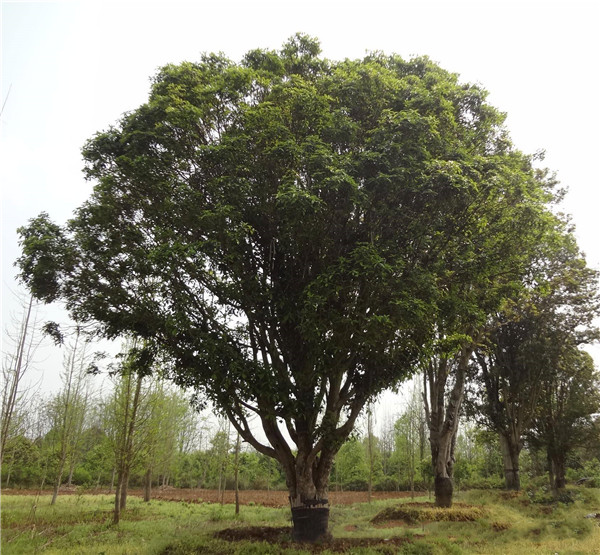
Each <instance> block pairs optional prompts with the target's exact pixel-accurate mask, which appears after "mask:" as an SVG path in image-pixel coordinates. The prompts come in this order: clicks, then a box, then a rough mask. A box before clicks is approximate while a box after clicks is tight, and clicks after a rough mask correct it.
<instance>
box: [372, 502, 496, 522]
mask: <svg viewBox="0 0 600 555" xmlns="http://www.w3.org/2000/svg"><path fill="white" fill-rule="evenodd" d="M486 515H487V511H486V510H485V509H484V508H483V507H476V506H473V505H465V504H462V503H455V504H454V505H453V506H452V507H450V508H447V509H443V508H440V507H435V506H434V505H432V504H431V503H404V504H402V505H397V506H395V507H388V508H387V509H384V510H383V511H380V512H379V513H377V514H376V515H375V516H374V517H373V518H372V519H371V522H372V523H373V524H382V523H385V522H393V521H401V522H405V523H407V524H417V523H421V522H473V521H475V520H478V519H480V518H483V517H485V516H486Z"/></svg>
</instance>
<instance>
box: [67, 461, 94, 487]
mask: <svg viewBox="0 0 600 555" xmlns="http://www.w3.org/2000/svg"><path fill="white" fill-rule="evenodd" d="M71 481H72V483H73V484H76V485H78V486H91V485H92V484H93V482H94V479H93V478H92V475H91V473H90V472H89V471H88V470H86V469H85V468H84V467H83V466H78V467H77V468H76V469H75V470H74V471H73V479H72V480H71Z"/></svg>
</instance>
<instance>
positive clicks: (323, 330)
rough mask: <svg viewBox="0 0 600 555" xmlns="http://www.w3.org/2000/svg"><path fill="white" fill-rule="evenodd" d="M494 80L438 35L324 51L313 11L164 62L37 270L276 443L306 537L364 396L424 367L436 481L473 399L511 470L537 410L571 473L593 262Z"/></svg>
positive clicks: (34, 278)
mask: <svg viewBox="0 0 600 555" xmlns="http://www.w3.org/2000/svg"><path fill="white" fill-rule="evenodd" d="M486 96H487V92H486V91H485V90H483V89H482V88H481V87H479V86H476V85H470V84H463V83H461V82H460V81H459V78H458V76H457V75H456V74H453V73H450V72H447V71H445V70H443V69H442V68H440V67H439V66H438V65H437V64H435V63H433V62H432V61H431V60H429V59H428V58H426V57H420V58H415V59H412V60H408V61H407V60H404V59H402V58H400V57H399V56H396V55H385V54H383V53H371V54H368V55H366V56H365V57H364V58H363V59H361V60H348V59H346V60H343V61H339V62H337V61H331V60H327V59H325V58H322V57H321V56H320V46H319V43H318V41H317V40H315V39H313V38H311V37H307V36H305V35H296V36H294V37H292V38H291V39H290V40H289V41H287V42H286V43H285V44H284V45H283V47H282V48H281V50H279V51H272V50H253V51H250V52H248V53H247V54H246V55H245V56H244V58H243V60H242V61H241V62H239V63H237V62H233V61H231V60H229V59H227V58H226V57H225V56H224V55H215V54H206V55H203V56H202V57H201V60H200V61H199V62H197V63H191V62H184V63H182V64H179V65H167V66H165V67H163V68H162V69H160V70H159V72H158V74H157V75H156V76H155V78H154V80H153V82H152V86H151V91H150V94H149V98H148V101H147V102H146V103H144V104H143V105H142V106H140V107H139V108H137V109H136V110H133V111H131V112H128V113H127V114H126V115H125V116H123V118H122V119H121V120H120V121H119V122H118V123H117V124H116V125H114V126H112V127H110V128H109V129H108V130H107V131H104V132H101V133H98V134H97V135H96V136H95V137H93V138H92V139H91V140H90V141H88V142H87V143H86V145H85V146H84V149H83V156H84V160H85V172H86V177H87V178H88V179H89V180H91V181H93V182H94V190H93V193H92V195H91V197H90V198H89V200H88V201H86V202H85V203H83V204H82V206H81V207H80V208H78V209H77V210H76V212H75V214H74V216H73V218H72V219H70V220H69V221H68V222H66V223H65V224H64V225H57V224H55V223H54V222H52V220H51V219H50V217H49V216H48V215H47V214H45V213H42V214H40V215H39V216H38V217H36V218H34V219H32V220H31V221H30V222H29V223H28V224H27V225H26V226H24V227H22V228H21V229H20V230H19V234H20V241H21V247H22V252H23V254H22V256H21V257H20V259H19V260H18V266H19V268H20V278H21V280H22V281H23V282H24V283H25V284H26V285H27V287H28V288H29V289H30V290H31V292H32V293H33V295H34V296H35V297H36V298H37V299H39V300H42V301H44V302H53V301H63V302H65V304H66V306H67V308H68V310H69V312H70V314H71V316H72V317H73V319H74V321H75V322H77V324H78V325H81V326H86V327H87V326H89V327H92V328H93V332H94V333H95V334H96V335H97V336H101V337H105V338H113V339H114V338H117V337H128V338H131V341H132V347H131V349H130V351H129V354H128V355H127V356H126V357H127V360H128V361H129V362H128V367H129V368H131V369H132V371H134V372H135V373H136V375H139V376H142V375H145V374H148V373H151V372H152V370H153V369H154V368H156V367H157V366H160V367H161V368H163V369H164V371H165V373H166V375H167V376H168V377H169V378H170V379H171V380H173V381H174V382H175V383H176V384H177V385H179V386H181V387H186V388H192V389H194V390H195V391H196V393H197V400H198V401H199V402H200V403H202V402H210V403H211V404H212V406H214V407H216V408H217V410H218V411H220V413H221V414H222V415H223V416H224V417H227V418H228V420H229V422H230V423H231V425H232V427H233V428H234V429H235V431H236V432H237V433H239V435H240V437H241V438H242V439H243V440H244V441H246V442H247V443H248V444H250V445H251V446H252V447H253V448H254V449H255V450H256V451H257V452H259V453H261V454H262V455H265V456H267V457H271V458H273V459H275V460H276V461H277V462H278V463H279V465H280V466H281V467H282V468H283V471H284V473H285V476H286V486H287V488H288V492H289V498H290V506H291V509H292V516H293V519H294V523H295V524H294V530H295V534H296V537H297V538H298V539H303V540H306V539H311V538H312V539H314V538H316V537H318V536H320V535H323V534H326V529H327V515H328V511H329V509H328V501H327V491H328V489H329V481H330V476H331V471H332V468H333V465H334V461H335V459H336V455H337V453H338V451H339V450H340V449H341V448H342V446H343V445H344V444H345V443H346V440H347V439H348V438H349V437H350V436H351V434H352V431H353V429H354V427H355V425H356V422H357V419H358V418H359V416H360V415H361V414H362V413H363V412H364V410H365V408H366V407H367V406H369V404H370V403H371V402H372V401H373V399H374V398H376V397H377V395H379V394H380V393H381V392H382V391H384V390H386V389H388V388H390V387H395V386H397V385H398V384H400V383H402V382H404V381H405V380H407V379H408V378H409V377H411V376H412V375H414V374H415V373H416V372H418V373H420V375H421V376H422V377H423V382H422V383H423V396H422V398H423V402H424V411H425V421H426V427H427V436H428V441H429V448H430V452H431V463H432V472H433V477H434V478H433V483H434V485H433V487H434V491H435V499H436V504H437V505H438V506H441V507H448V506H450V505H451V504H452V496H453V487H454V486H453V476H454V464H455V460H456V456H455V451H456V444H457V434H458V427H459V420H460V415H461V411H462V410H463V409H465V408H470V410H471V411H472V414H473V417H474V418H476V419H479V420H482V421H485V423H486V425H489V427H491V428H492V429H493V430H494V432H495V433H496V434H497V435H498V438H499V442H500V445H501V448H502V452H503V461H504V462H503V468H504V472H505V475H506V476H505V479H506V483H507V486H508V487H510V488H519V487H520V466H519V457H520V452H521V450H522V446H523V441H524V434H525V433H526V432H527V431H528V430H530V429H532V427H535V428H536V429H538V430H539V434H538V435H539V436H540V437H541V436H544V437H545V438H546V439H545V440H544V442H545V443H544V445H547V444H548V445H549V444H552V445H553V447H551V448H549V449H548V452H549V455H548V458H549V461H550V463H551V468H552V472H553V484H554V486H555V488H558V489H560V488H561V487H562V486H563V483H564V468H565V461H564V460H562V458H561V457H562V455H561V454H562V453H563V452H564V450H565V445H566V444H567V443H568V441H569V440H570V439H571V438H573V434H572V426H574V425H575V424H578V423H580V422H581V421H582V420H585V419H586V418H588V417H587V416H582V415H583V413H585V412H586V411H588V410H589V407H584V405H585V403H584V402H583V401H582V402H581V403H579V408H578V409H577V410H576V411H574V412H573V411H570V409H566V407H567V406H571V407H573V406H575V405H577V403H576V402H575V401H574V399H575V398H579V399H587V398H589V397H590V396H589V395H588V393H589V391H590V386H589V384H590V383H592V382H594V380H596V378H595V374H594V370H593V367H592V365H591V362H590V361H589V359H588V358H587V355H586V354H585V352H584V351H582V350H581V349H582V346H583V345H585V344H586V343H589V342H591V341H593V340H595V339H596V338H597V335H598V332H597V329H596V328H595V327H594V325H593V318H594V316H595V315H597V314H598V289H597V272H595V271H593V270H591V269H590V268H588V267H587V265H586V262H585V258H584V255H583V253H581V252H580V250H579V248H578V246H577V243H576V241H575V236H574V231H573V228H572V226H571V224H570V222H569V219H568V217H566V216H565V215H563V214H561V213H560V211H559V209H558V208H557V206H558V203H559V202H560V200H561V198H562V195H563V191H562V190H561V189H560V188H559V187H558V184H557V181H556V179H555V177H554V175H553V174H552V173H550V172H549V171H548V170H545V169H542V168H540V156H539V155H535V156H533V155H527V154H524V153H522V152H521V151H519V150H518V149H517V148H515V147H514V145H513V144H512V142H511V140H510V137H509V134H508V131H507V130H506V128H505V127H504V118H505V116H504V114H502V113H501V112H500V111H499V110H497V109H495V108H494V107H492V106H491V105H489V104H488V103H487V101H486ZM51 328H52V330H53V331H54V332H56V335H57V337H58V335H59V334H60V332H59V330H58V329H56V328H55V327H52V326H51ZM573 383H582V384H584V385H582V388H581V390H580V391H576V390H575V388H574V387H573ZM467 389H470V390H472V391H474V392H475V393H476V395H475V397H474V398H475V399H476V401H474V402H473V404H472V405H470V407H467V406H466V405H465V402H464V401H465V394H466V391H467ZM593 397H594V396H593V395H592V398H593ZM542 400H544V402H542ZM571 401H572V402H571ZM540 406H544V407H547V408H548V411H550V412H547V413H546V414H544V415H541V414H538V412H536V410H537V407H540ZM253 422H258V423H260V428H261V432H260V434H257V433H256V428H255V427H254V424H253ZM569 422H570V423H575V424H568V423H569ZM557 423H560V424H561V425H560V426H557V425H556V424H557ZM562 423H565V427H564V428H563V427H562ZM284 431H285V433H284ZM369 449H370V450H371V453H372V452H373V444H372V443H370V444H369ZM306 522H311V525H310V526H308V527H307V528H303V527H302V526H301V523H306ZM296 524H297V525H296Z"/></svg>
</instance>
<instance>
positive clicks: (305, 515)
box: [292, 507, 329, 542]
mask: <svg viewBox="0 0 600 555" xmlns="http://www.w3.org/2000/svg"><path fill="white" fill-rule="evenodd" d="M292 521H293V523H294V531H293V537H294V541H298V542H316V541H318V540H322V539H325V538H327V537H328V533H327V525H328V523H329V508H327V507H318V508H312V507H294V508H292Z"/></svg>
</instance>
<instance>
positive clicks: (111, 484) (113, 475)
mask: <svg viewBox="0 0 600 555" xmlns="http://www.w3.org/2000/svg"><path fill="white" fill-rule="evenodd" d="M116 474H117V469H116V467H113V471H112V477H111V479H110V489H109V490H108V493H112V490H113V488H114V487H115V476H116Z"/></svg>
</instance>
